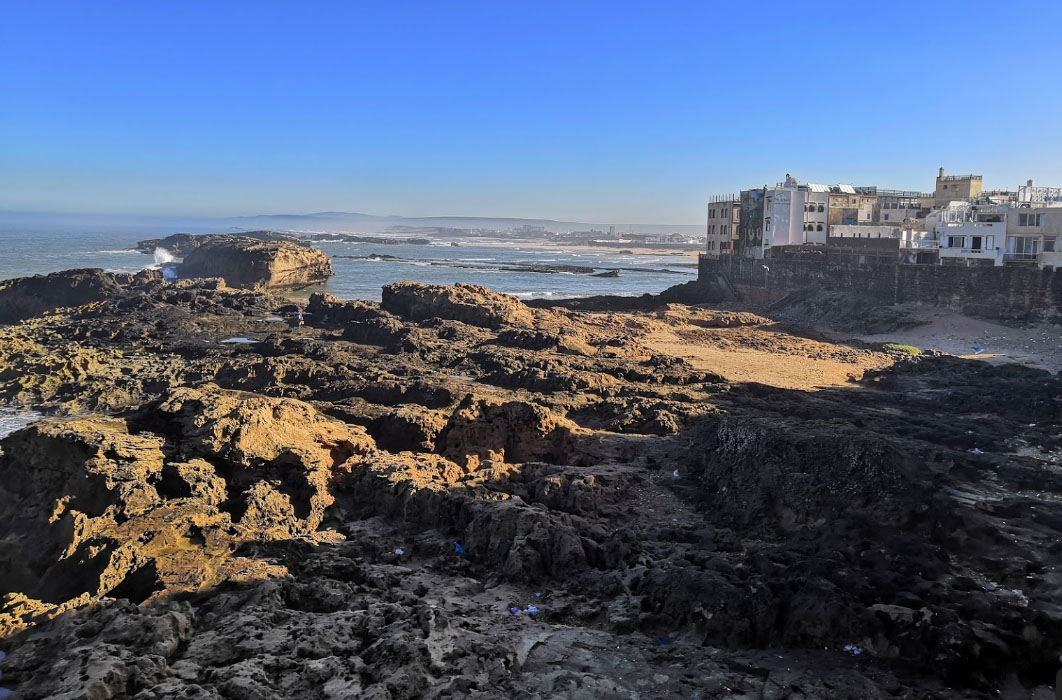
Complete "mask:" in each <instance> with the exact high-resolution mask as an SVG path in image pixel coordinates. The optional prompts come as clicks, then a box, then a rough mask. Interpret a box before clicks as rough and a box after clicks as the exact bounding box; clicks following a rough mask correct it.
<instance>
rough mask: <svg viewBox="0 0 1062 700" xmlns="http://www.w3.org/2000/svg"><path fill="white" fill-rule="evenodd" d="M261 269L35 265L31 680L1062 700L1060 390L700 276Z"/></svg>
mask: <svg viewBox="0 0 1062 700" xmlns="http://www.w3.org/2000/svg"><path fill="white" fill-rule="evenodd" d="M206 249H207V247H206V246H201V247H198V248H197V249H196V250H194V251H191V253H189V255H188V258H192V256H193V255H194V254H196V253H198V252H200V251H204V250H206ZM189 263H195V264H194V265H193V266H192V268H191V269H193V270H202V272H204V273H208V272H209V273H213V272H215V269H214V268H210V267H209V264H210V263H209V261H208V260H207V259H201V260H200V261H199V262H196V260H195V259H194V258H192V259H191V260H189V259H187V258H186V261H185V265H188V264H189ZM195 265H202V266H203V268H197V267H196V266H195ZM185 270H186V271H187V270H188V268H185ZM233 280H234V281H233V282H231V283H227V282H226V281H223V280H220V279H182V280H179V281H177V282H173V283H169V282H166V281H164V280H163V279H162V275H161V273H158V272H145V273H141V274H139V275H108V274H107V273H103V272H99V271H79V272H78V273H76V274H72V273H66V275H65V276H63V275H58V276H54V277H51V278H30V279H27V280H16V281H13V282H8V283H4V284H3V285H0V312H2V313H3V314H4V315H3V317H2V318H0V322H3V323H7V324H8V325H4V326H0V400H2V401H3V402H5V403H7V404H15V405H20V406H25V407H33V408H36V409H37V410H40V411H42V412H43V413H46V414H47V415H48V417H47V418H46V419H44V420H42V421H39V422H37V423H34V424H32V425H30V426H29V427H26V428H23V429H22V430H19V431H17V432H15V433H13V434H11V435H9V436H7V437H6V438H4V439H3V440H0V450H2V454H0V473H3V475H4V478H3V480H2V481H0V491H2V493H0V592H2V593H3V594H4V597H3V606H2V608H0V635H2V640H0V649H2V650H3V651H5V652H6V653H7V657H6V659H4V660H3V661H2V662H0V669H2V670H3V674H4V675H3V678H2V679H0V685H2V686H3V687H6V688H9V689H13V690H16V691H17V693H18V696H19V697H20V698H27V699H36V698H125V697H128V698H137V699H138V700H161V699H164V698H165V699H171V698H172V699H176V698H247V699H252V698H254V699H259V698H307V699H309V698H337V699H338V698H353V697H362V698H374V699H384V698H410V699H412V698H497V697H506V698H523V699H532V698H536V699H537V698H543V699H544V698H557V697H563V698H587V699H589V698H633V697H638V698H665V697H681V698H814V699H822V700H826V699H827V698H829V699H831V700H833V699H837V698H851V699H853V700H854V699H856V698H859V699H866V698H871V699H884V698H890V699H894V698H910V699H912V700H913V699H914V698H949V699H950V698H1001V697H1003V698H1018V697H1044V698H1046V697H1050V694H1049V690H1048V686H1049V684H1050V683H1052V682H1053V679H1054V673H1055V671H1056V670H1057V667H1058V659H1057V656H1058V651H1059V649H1060V648H1062V587H1060V586H1059V580H1060V576H1062V574H1060V569H1059V565H1060V564H1062V548H1060V547H1059V544H1058V543H1059V533H1060V529H1062V477H1060V476H1059V472H1058V462H1059V459H1060V457H1062V439H1060V437H1059V435H1060V430H1059V428H1060V424H1062V416H1060V409H1062V380H1060V378H1059V376H1058V375H1052V374H1050V373H1048V372H1045V371H1041V370H1035V369H1030V368H1026V367H1021V366H1017V365H992V364H988V363H986V362H980V361H972V360H963V359H959V358H955V357H950V356H943V355H935V354H919V355H916V354H912V353H911V352H909V351H908V350H905V349H903V348H889V347H884V348H878V347H873V346H868V345H866V344H861V343H855V342H852V343H841V342H829V341H826V340H823V339H822V338H821V337H819V336H817V335H816V334H815V333H814V332H812V331H809V330H808V329H803V328H800V327H795V326H786V325H782V324H778V323H775V322H773V321H771V320H770V319H767V318H764V317H761V316H756V315H754V314H750V313H742V312H736V311H724V310H716V309H710V308H704V307H700V306H690V305H687V304H684V303H677V302H675V300H676V299H682V298H684V296H683V295H684V294H686V293H687V292H685V291H684V292H683V293H682V294H673V295H671V296H670V297H663V298H660V299H657V300H656V301H655V303H653V302H652V300H650V299H646V298H639V299H638V300H634V301H633V302H632V305H631V307H630V308H628V309H624V308H622V305H621V304H620V303H619V302H616V301H615V300H613V302H614V303H611V304H609V305H605V304H604V303H603V302H601V303H599V304H597V305H587V304H582V305H580V304H571V307H572V308H568V307H567V306H566V305H565V304H564V303H562V302H561V303H555V304H554V305H552V306H550V307H549V308H532V307H530V306H527V305H525V304H523V303H521V302H520V301H519V300H518V299H516V298H515V297H509V296H505V295H501V294H497V293H495V292H493V291H491V290H489V289H486V288H483V287H475V286H471V285H456V286H452V287H444V286H431V285H424V284H418V283H412V282H406V283H399V284H394V285H389V286H388V287H387V288H385V289H384V293H383V301H382V303H380V304H376V303H367V302H361V301H340V300H338V299H335V298H332V297H329V296H326V295H322V294H315V295H313V296H312V297H311V298H310V299H309V301H308V303H305V304H303V303H301V302H299V303H297V302H293V301H290V300H288V299H286V298H284V297H281V296H277V295H276V294H274V293H273V292H271V291H270V290H268V289H265V288H262V287H261V286H260V285H254V284H246V285H243V282H244V281H245V278H244V277H243V276H242V273H241V275H240V276H237V277H235V278H233ZM237 285H241V286H246V287H247V288H239V287H238V286H237ZM299 309H301V310H303V311H304V317H305V319H306V325H305V326H304V327H302V328H299V329H295V330H291V329H289V328H288V327H287V324H285V323H284V322H283V319H284V318H287V317H288V316H289V315H290V314H292V313H294V312H295V311H296V310H299ZM694 345H696V346H700V347H711V348H715V349H718V350H719V352H735V351H742V352H745V351H748V352H757V353H762V354H765V355H768V356H769V357H771V358H774V361H775V369H778V368H781V369H782V370H784V369H785V368H786V367H797V366H804V365H805V364H806V363H807V362H809V361H812V362H821V363H829V364H830V365H831V366H836V367H839V368H841V369H842V370H843V372H842V379H841V380H838V381H836V382H833V383H830V382H826V381H823V380H821V379H817V380H816V381H815V383H817V384H818V385H817V386H811V385H810V384H809V385H807V386H803V387H801V388H784V385H781V384H775V385H772V384H771V383H768V382H766V381H764V382H761V381H756V379H757V378H761V379H762V378H764V377H767V376H773V375H767V374H764V375H756V376H754V377H743V378H741V377H739V376H738V375H737V374H736V372H735V367H733V366H727V365H724V364H719V365H718V366H717V367H716V368H715V369H713V368H712V367H710V366H704V365H694V364H691V362H690V361H687V360H686V359H683V358H682V357H681V356H680V355H681V354H682V353H681V352H679V351H674V352H671V353H669V352H664V351H662V350H661V348H672V347H673V348H678V349H681V348H682V347H683V346H694ZM741 371H744V368H743V369H742V370H741ZM749 371H751V369H749ZM823 376H826V375H823Z"/></svg>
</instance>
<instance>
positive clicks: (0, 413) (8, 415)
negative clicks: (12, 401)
mask: <svg viewBox="0 0 1062 700" xmlns="http://www.w3.org/2000/svg"><path fill="white" fill-rule="evenodd" d="M41 418H43V416H42V415H41V414H40V413H37V412H36V411H30V410H27V409H22V408H16V407H14V406H0V437H4V436H6V435H10V434H11V433H13V432H15V431H16V430H19V429H21V428H25V427H26V426H27V425H29V424H30V423H33V422H35V421H37V420H40V419H41Z"/></svg>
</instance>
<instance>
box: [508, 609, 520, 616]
mask: <svg viewBox="0 0 1062 700" xmlns="http://www.w3.org/2000/svg"><path fill="white" fill-rule="evenodd" d="M509 612H511V613H512V614H513V615H519V614H520V608H509Z"/></svg>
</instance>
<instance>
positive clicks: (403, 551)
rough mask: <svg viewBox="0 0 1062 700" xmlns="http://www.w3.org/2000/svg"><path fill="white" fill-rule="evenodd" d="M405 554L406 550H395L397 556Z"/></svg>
mask: <svg viewBox="0 0 1062 700" xmlns="http://www.w3.org/2000/svg"><path fill="white" fill-rule="evenodd" d="M405 553H406V550H404V549H396V550H395V554H397V555H398V556H402V555H403V554H405Z"/></svg>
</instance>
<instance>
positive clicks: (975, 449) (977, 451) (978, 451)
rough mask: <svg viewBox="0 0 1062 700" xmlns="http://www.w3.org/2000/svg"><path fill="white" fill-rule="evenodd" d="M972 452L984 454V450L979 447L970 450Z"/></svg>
mask: <svg viewBox="0 0 1062 700" xmlns="http://www.w3.org/2000/svg"><path fill="white" fill-rule="evenodd" d="M970 454H975V455H983V454H984V452H982V451H981V450H979V449H977V448H976V447H975V448H973V449H972V450H970Z"/></svg>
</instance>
